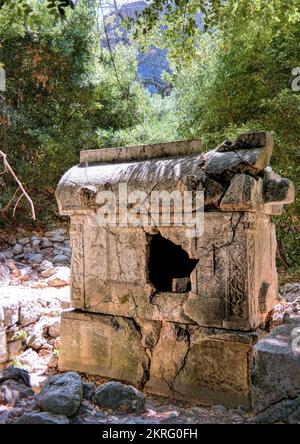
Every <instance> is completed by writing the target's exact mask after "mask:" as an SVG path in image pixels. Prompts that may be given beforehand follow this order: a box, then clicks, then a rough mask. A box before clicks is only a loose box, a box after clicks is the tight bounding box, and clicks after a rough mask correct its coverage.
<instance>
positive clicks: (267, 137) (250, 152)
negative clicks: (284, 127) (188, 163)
mask: <svg viewBox="0 0 300 444" xmlns="http://www.w3.org/2000/svg"><path fill="white" fill-rule="evenodd" d="M272 151H273V138H272V135H271V134H270V133H265V132H262V133H248V134H247V133H246V134H242V135H241V136H239V137H238V138H237V139H236V141H235V142H234V143H233V144H232V145H230V144H228V143H227V144H224V145H221V146H219V147H218V148H217V149H216V150H215V151H211V152H209V153H208V154H207V158H208V160H207V162H206V164H205V167H204V170H205V172H206V174H207V175H208V176H209V177H211V178H213V179H215V180H219V181H222V179H223V180H224V179H227V180H228V178H231V177H232V176H233V175H234V174H237V173H247V174H250V175H252V176H257V175H258V174H259V173H260V172H261V171H263V169H264V168H265V167H266V166H267V165H268V164H269V162H270V159H271V155H272Z"/></svg>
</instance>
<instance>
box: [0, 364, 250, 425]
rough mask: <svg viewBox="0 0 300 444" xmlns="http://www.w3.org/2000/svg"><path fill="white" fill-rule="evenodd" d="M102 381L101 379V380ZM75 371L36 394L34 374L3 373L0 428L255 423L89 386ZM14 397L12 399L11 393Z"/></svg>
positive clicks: (115, 386)
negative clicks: (19, 425)
mask: <svg viewBox="0 0 300 444" xmlns="http://www.w3.org/2000/svg"><path fill="white" fill-rule="evenodd" d="M96 379H97V378H96ZM88 380H89V378H87V377H86V376H80V375H79V374H78V373H75V372H67V373H62V374H59V373H58V374H55V375H52V376H49V377H48V378H47V380H46V381H45V382H44V385H43V388H42V389H41V391H40V392H39V393H38V394H35V393H34V391H33V390H32V389H31V386H30V376H29V374H28V372H26V371H25V370H22V369H17V368H13V367H8V368H6V369H5V370H3V371H2V373H0V403H1V404H2V405H1V408H0V424H12V423H13V424H15V423H17V424H24V423H26V424H207V423H209V424H211V423H215V424H217V423H224V424H225V423H234V424H239V423H252V422H253V421H254V418H253V416H252V415H250V414H247V413H246V412H243V411H241V410H226V408H224V407H223V406H221V405H219V406H214V407H212V408H205V407H203V406H197V405H188V404H186V403H180V402H176V403H170V400H166V399H162V398H159V397H153V396H145V395H144V394H142V393H141V392H139V391H138V390H136V389H135V388H134V387H132V386H128V385H125V384H121V383H119V382H115V381H112V382H106V383H103V381H101V382H100V381H99V380H98V381H96V383H95V382H94V383H92V382H88ZM12 393H13V395H12Z"/></svg>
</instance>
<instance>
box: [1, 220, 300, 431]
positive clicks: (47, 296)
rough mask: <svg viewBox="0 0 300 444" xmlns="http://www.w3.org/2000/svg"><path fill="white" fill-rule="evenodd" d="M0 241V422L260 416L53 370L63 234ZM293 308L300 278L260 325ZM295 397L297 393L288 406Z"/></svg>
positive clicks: (283, 319) (65, 277) (280, 319)
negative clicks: (149, 393) (148, 393)
mask: <svg viewBox="0 0 300 444" xmlns="http://www.w3.org/2000/svg"><path fill="white" fill-rule="evenodd" d="M50 244H51V245H50ZM0 245H1V253H0V369H1V368H2V370H1V372H0V424H6V423H99V424H100V423H101V424H118V423H121V424H131V423H133V424H138V423H145V424H204V423H253V422H259V421H260V417H255V416H254V415H253V414H251V413H249V412H248V413H247V412H245V411H243V410H240V409H237V410H232V409H231V410H227V409H226V408H225V407H223V406H221V405H219V406H214V407H212V408H209V407H205V406H201V405H195V404H188V403H182V402H178V401H173V400H170V399H168V400H167V399H164V398H159V397H154V396H150V395H146V396H145V395H144V394H142V393H140V392H138V391H137V390H136V389H134V388H132V387H130V386H125V385H122V384H119V383H113V384H108V385H107V381H105V380H103V378H99V377H92V376H88V375H85V374H80V375H79V374H77V373H70V372H69V373H68V374H66V373H64V374H62V373H60V372H59V370H58V368H57V365H58V355H59V347H60V339H59V334H60V313H61V311H62V310H64V309H67V308H70V287H69V273H70V270H69V263H70V255H71V249H70V244H69V240H68V236H67V232H66V230H64V229H54V230H49V231H47V232H44V233H40V234H39V235H38V234H35V235H32V236H30V235H28V234H27V233H23V232H21V233H19V235H15V236H12V237H11V238H6V240H5V241H4V242H2V243H1V241H0ZM299 313H300V284H299V283H293V284H286V285H285V287H284V294H283V296H282V297H281V299H280V300H279V301H278V304H276V306H275V308H274V310H273V312H272V313H270V316H269V319H268V322H267V326H266V328H267V329H269V330H272V329H274V327H277V326H280V325H282V324H283V325H285V324H290V323H291V322H293V319H294V318H295V316H296V317H297V316H299ZM107 400H109V402H108V401H107ZM287 402H290V400H288V401H287ZM295 402H298V398H296V400H293V401H292V403H293V406H295ZM280 408H281V409H282V408H284V409H285V411H286V410H288V409H289V408H290V407H289V406H287V407H282V406H281V407H280ZM293 408H294V407H293ZM294 410H295V409H294ZM294 410H293V412H294ZM298 412H300V400H299V407H298V408H297V409H296V416H295V413H293V415H292V416H293V419H292V420H291V421H294V422H298V419H299V418H298V416H299V413H298ZM261 418H262V422H268V420H266V418H265V417H264V416H262V417H261ZM274 418H275V416H274V415H273V417H272V418H271V420H270V421H271V422H272V421H273V419H274ZM297 418H298V419H297ZM274 421H275V422H284V421H281V420H279V421H277V420H276V419H274ZM274 421H273V422H274Z"/></svg>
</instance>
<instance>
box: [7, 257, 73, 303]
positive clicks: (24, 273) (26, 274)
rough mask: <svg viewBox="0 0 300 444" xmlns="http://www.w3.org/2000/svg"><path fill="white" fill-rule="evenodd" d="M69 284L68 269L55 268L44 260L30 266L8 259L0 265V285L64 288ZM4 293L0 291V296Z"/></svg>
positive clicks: (64, 267)
mask: <svg viewBox="0 0 300 444" xmlns="http://www.w3.org/2000/svg"><path fill="white" fill-rule="evenodd" d="M69 283H70V268H69V267H67V266H63V265H59V266H55V265H53V263H52V262H50V261H47V260H44V261H43V262H42V263H40V264H33V265H32V266H30V265H27V264H22V263H19V262H15V261H14V260H13V259H8V260H6V261H5V263H2V264H1V263H0V285H1V286H6V285H13V286H20V285H22V286H26V287H28V286H30V287H32V288H46V287H64V286H65V285H69ZM2 293H4V291H3V292H2V291H1V294H2Z"/></svg>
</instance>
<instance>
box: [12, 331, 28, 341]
mask: <svg viewBox="0 0 300 444" xmlns="http://www.w3.org/2000/svg"><path fill="white" fill-rule="evenodd" d="M28 336H29V333H28V332H27V331H25V330H19V331H16V332H15V333H14V335H13V337H12V341H19V340H21V341H22V342H23V343H25V342H26V339H27V338H28Z"/></svg>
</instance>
